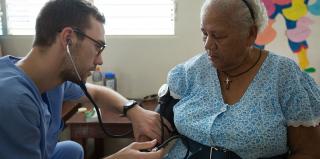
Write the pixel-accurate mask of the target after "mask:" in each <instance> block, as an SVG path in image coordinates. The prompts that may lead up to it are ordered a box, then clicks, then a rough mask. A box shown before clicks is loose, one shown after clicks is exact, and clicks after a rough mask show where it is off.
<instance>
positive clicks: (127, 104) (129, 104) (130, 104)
mask: <svg viewBox="0 0 320 159" xmlns="http://www.w3.org/2000/svg"><path fill="white" fill-rule="evenodd" d="M135 102H136V101H134V100H128V102H127V103H126V104H125V105H124V106H125V107H129V106H132V105H133V104H134V103H135Z"/></svg>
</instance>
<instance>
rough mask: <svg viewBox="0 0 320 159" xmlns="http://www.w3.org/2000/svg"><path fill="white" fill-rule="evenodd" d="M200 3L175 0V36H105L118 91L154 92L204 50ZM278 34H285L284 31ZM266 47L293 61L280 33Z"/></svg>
mask: <svg viewBox="0 0 320 159" xmlns="http://www.w3.org/2000/svg"><path fill="white" fill-rule="evenodd" d="M201 3H202V1H199V0H177V15H176V35H175V36H157V37H153V36H152V37H151V36H142V37H141V36H130V37H126V36H106V39H107V44H108V47H107V48H106V50H105V51H104V52H103V59H104V64H103V66H102V68H103V70H104V71H114V72H116V75H117V78H118V91H119V92H120V93H122V94H123V95H125V96H127V97H143V96H146V95H149V94H152V93H156V92H157V91H158V89H159V87H160V86H161V84H163V83H165V81H166V75H167V72H168V71H169V70H170V68H172V67H173V66H174V65H176V64H178V63H180V62H182V61H185V60H186V59H188V58H190V57H192V56H193V55H195V54H197V53H199V52H200V51H202V50H203V49H202V42H201V32H200V29H199V23H200V21H199V12H200V7H201ZM315 19H316V18H315ZM279 21H280V20H279ZM315 22H316V23H315V24H313V26H312V30H313V35H312V36H311V37H310V38H311V39H312V40H311V41H309V42H308V43H309V48H310V51H309V60H310V62H311V65H312V66H313V67H315V68H316V69H317V72H316V73H314V74H312V76H313V77H314V78H315V79H316V80H317V82H318V84H319V83H320V77H319V72H320V54H319V51H317V50H319V49H320V46H319V44H318V43H319V37H320V35H319V34H320V28H319V24H320V20H319V17H317V19H316V21H315ZM283 25H284V23H278V24H275V25H274V26H275V27H276V28H277V30H281V28H282V27H283ZM316 26H317V27H316ZM278 35H284V31H283V32H279V33H278ZM32 40H33V37H31V36H23V37H21V36H19V37H16V36H15V37H12V36H9V37H1V41H2V44H3V49H4V52H5V53H7V54H8V53H9V54H13V55H16V56H24V55H26V54H27V52H28V51H29V49H30V46H31V43H32ZM267 49H270V50H272V51H274V52H277V53H280V54H282V55H284V56H288V57H290V58H292V59H294V60H296V58H295V55H293V54H292V53H291V51H290V50H289V47H288V44H287V41H286V40H285V37H283V36H278V38H277V39H276V40H274V41H273V42H272V43H270V44H269V45H268V46H267Z"/></svg>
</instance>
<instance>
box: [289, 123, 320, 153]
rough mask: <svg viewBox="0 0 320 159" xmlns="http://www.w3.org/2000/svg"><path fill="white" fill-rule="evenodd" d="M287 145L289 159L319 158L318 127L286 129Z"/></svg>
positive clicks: (319, 137)
mask: <svg viewBox="0 0 320 159" xmlns="http://www.w3.org/2000/svg"><path fill="white" fill-rule="evenodd" d="M288 144H289V147H290V150H291V157H290V159H319V158H320V151H319V147H320V125H318V126H316V127H313V126H311V127H306V126H298V127H293V126H289V127H288Z"/></svg>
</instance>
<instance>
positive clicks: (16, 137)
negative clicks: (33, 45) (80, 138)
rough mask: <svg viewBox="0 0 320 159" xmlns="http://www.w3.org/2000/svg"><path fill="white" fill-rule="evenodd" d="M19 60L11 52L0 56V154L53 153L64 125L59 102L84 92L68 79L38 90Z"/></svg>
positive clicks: (20, 158) (36, 156)
mask: <svg viewBox="0 0 320 159" xmlns="http://www.w3.org/2000/svg"><path fill="white" fill-rule="evenodd" d="M18 60H19V59H18V58H15V57H13V56H5V57H1V58H0V90H1V94H0V158H1V159H7V158H15V159H48V158H51V157H54V156H52V155H53V153H54V152H56V151H55V148H56V145H57V142H58V135H59V133H60V131H61V130H62V128H63V123H62V120H61V106H62V102H63V101H64V100H75V99H79V98H80V97H82V96H84V94H83V93H82V91H81V89H80V87H79V86H77V85H76V84H73V83H71V82H65V83H63V84H62V85H60V86H57V87H56V88H54V89H52V90H50V91H47V92H45V93H43V94H40V92H39V90H38V88H37V87H36V85H35V83H34V82H33V81H32V80H31V79H30V78H29V77H28V76H27V75H26V74H25V73H24V72H23V71H22V70H21V69H20V68H19V67H17V66H15V63H16V62H17V61H18ZM67 144H68V145H71V144H69V143H67ZM57 153H60V152H57ZM74 153H75V152H74ZM70 154H72V153H70ZM55 155H57V156H59V154H55ZM70 156H72V155H70ZM75 156H76V155H75ZM79 158H82V157H81V154H80V156H79Z"/></svg>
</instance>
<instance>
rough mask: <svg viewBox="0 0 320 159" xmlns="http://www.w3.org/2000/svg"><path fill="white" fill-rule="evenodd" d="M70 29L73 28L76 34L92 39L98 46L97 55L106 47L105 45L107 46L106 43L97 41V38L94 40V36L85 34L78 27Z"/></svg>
mask: <svg viewBox="0 0 320 159" xmlns="http://www.w3.org/2000/svg"><path fill="white" fill-rule="evenodd" d="M72 30H73V31H74V32H75V33H77V34H79V35H81V36H84V37H86V38H88V39H90V40H91V41H93V42H94V43H96V44H97V45H98V46H99V50H98V53H97V56H99V55H100V54H101V53H102V51H103V50H104V49H105V48H106V46H107V45H106V44H104V43H102V42H100V41H97V40H95V39H94V38H92V37H91V36H89V35H87V34H85V33H84V32H83V31H81V30H80V29H78V28H72Z"/></svg>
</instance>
